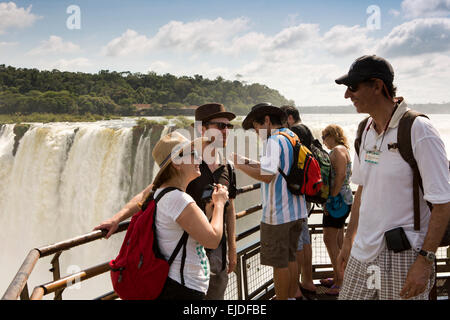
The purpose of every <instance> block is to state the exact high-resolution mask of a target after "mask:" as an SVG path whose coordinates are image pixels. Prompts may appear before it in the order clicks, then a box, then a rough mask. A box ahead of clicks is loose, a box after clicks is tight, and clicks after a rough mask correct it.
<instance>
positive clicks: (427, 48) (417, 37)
mask: <svg viewBox="0 0 450 320" xmlns="http://www.w3.org/2000/svg"><path fill="white" fill-rule="evenodd" d="M448 50H450V19H448V18H429V19H415V20H412V21H409V22H406V23H403V24H401V25H399V26H396V27H395V28H394V29H392V31H391V32H390V33H389V34H388V35H387V36H386V37H384V38H383V39H381V40H380V42H379V43H378V47H377V52H379V53H380V54H381V55H385V56H389V57H396V56H402V55H404V56H413V55H419V54H424V53H432V52H446V51H448Z"/></svg>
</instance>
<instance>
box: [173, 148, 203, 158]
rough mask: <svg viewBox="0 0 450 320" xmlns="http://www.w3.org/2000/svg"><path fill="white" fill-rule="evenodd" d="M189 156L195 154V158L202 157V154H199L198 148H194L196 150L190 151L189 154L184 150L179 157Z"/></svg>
mask: <svg viewBox="0 0 450 320" xmlns="http://www.w3.org/2000/svg"><path fill="white" fill-rule="evenodd" d="M187 156H190V157H192V156H194V158H195V159H200V156H199V155H198V152H197V150H194V151H192V152H190V153H188V154H184V153H183V152H181V153H180V154H179V156H178V157H179V158H184V157H187Z"/></svg>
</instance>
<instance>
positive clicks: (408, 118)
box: [397, 110, 431, 231]
mask: <svg viewBox="0 0 450 320" xmlns="http://www.w3.org/2000/svg"><path fill="white" fill-rule="evenodd" d="M417 117H426V118H428V117H427V116H426V115H424V114H422V113H419V112H416V111H413V110H408V111H406V112H405V114H404V115H403V116H402V118H401V119H400V123H399V125H398V132H397V144H398V151H399V152H400V155H401V156H402V158H403V160H405V161H406V162H407V163H408V164H409V166H410V167H411V169H412V171H413V200H414V230H417V231H418V230H420V202H419V188H420V189H421V190H422V192H423V184H422V178H421V176H420V172H419V167H418V166H417V162H416V159H415V158H414V154H413V150H412V143H411V127H412V124H413V122H414V120H415V119H416V118H417ZM427 204H428V206H429V207H430V209H431V204H430V203H429V202H427Z"/></svg>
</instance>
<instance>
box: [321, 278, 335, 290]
mask: <svg viewBox="0 0 450 320" xmlns="http://www.w3.org/2000/svg"><path fill="white" fill-rule="evenodd" d="M320 284H321V285H323V286H324V287H327V288H331V287H332V286H333V285H334V279H333V278H327V279H320Z"/></svg>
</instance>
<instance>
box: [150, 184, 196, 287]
mask: <svg viewBox="0 0 450 320" xmlns="http://www.w3.org/2000/svg"><path fill="white" fill-rule="evenodd" d="M174 190H179V189H178V188H175V187H167V188H165V189H163V190H162V191H161V192H160V193H159V194H158V196H157V197H156V198H155V206H156V205H157V204H158V201H159V200H161V198H162V197H163V196H164V195H165V194H166V193H169V192H170V191H174ZM155 210H156V208H155ZM188 238H189V234H188V233H187V232H186V231H184V232H183V235H182V236H181V238H180V240H179V241H178V243H177V245H176V246H175V249H174V250H173V252H172V254H171V255H170V258H169V260H168V261H167V263H168V264H169V266H170V265H171V264H172V262H173V261H174V260H175V258H176V256H177V255H178V252H180V249H181V248H183V255H182V257H181V266H180V274H181V284H182V285H183V286H184V265H185V262H186V244H187V241H188Z"/></svg>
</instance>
